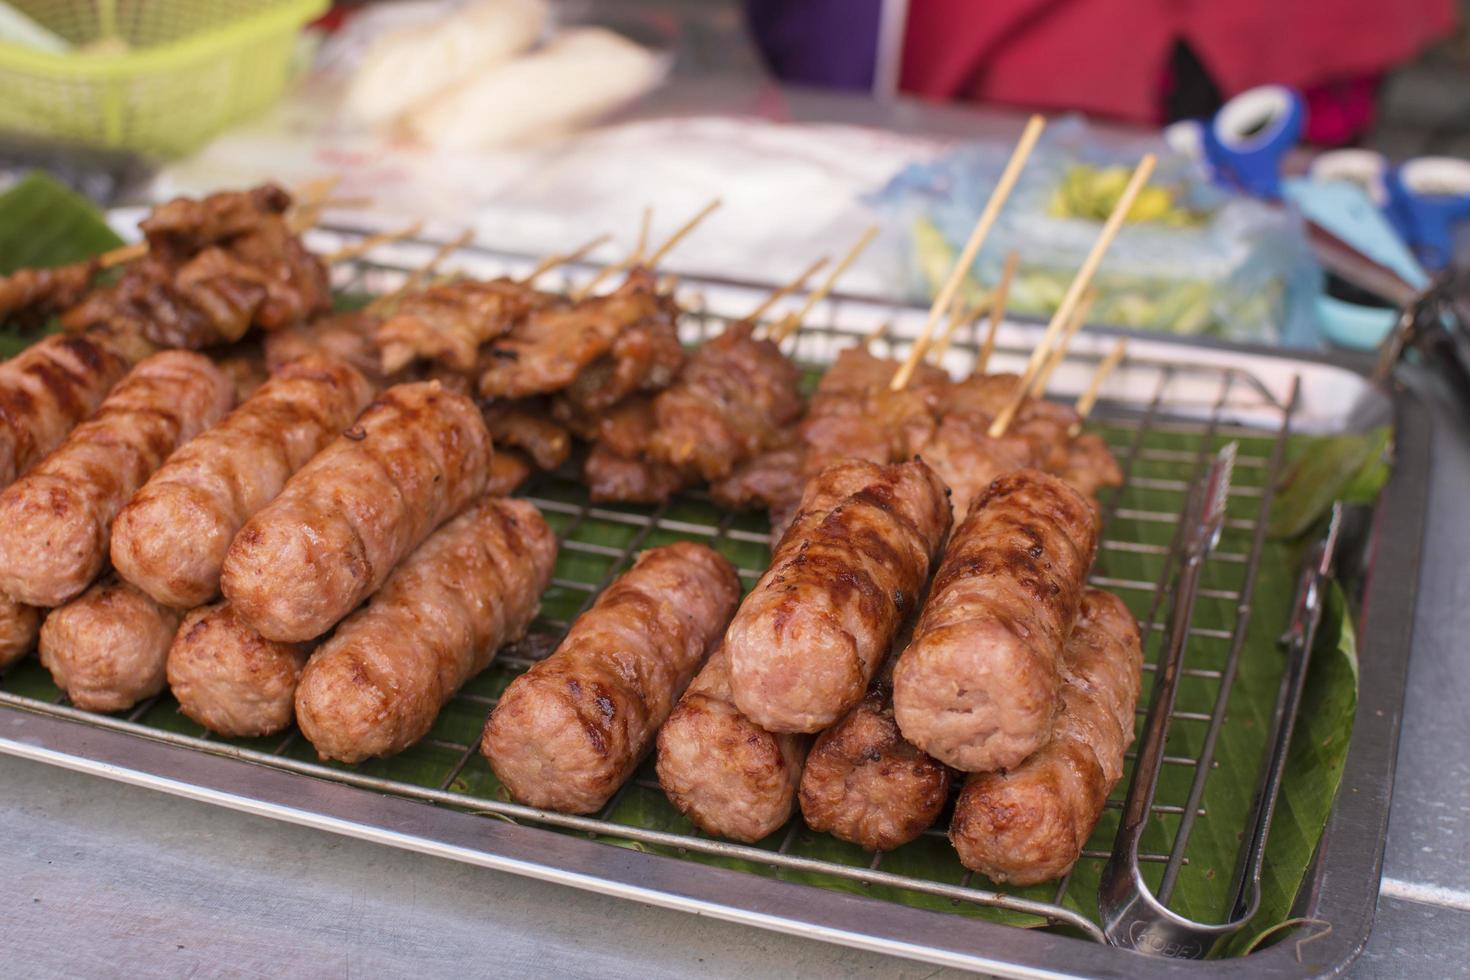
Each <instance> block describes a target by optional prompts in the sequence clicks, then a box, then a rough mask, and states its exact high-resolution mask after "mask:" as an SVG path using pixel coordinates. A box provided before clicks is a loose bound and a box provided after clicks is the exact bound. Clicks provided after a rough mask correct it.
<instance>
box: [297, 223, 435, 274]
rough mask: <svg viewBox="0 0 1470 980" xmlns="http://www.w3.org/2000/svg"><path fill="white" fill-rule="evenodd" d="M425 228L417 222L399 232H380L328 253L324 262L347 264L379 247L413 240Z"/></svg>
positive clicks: (400, 229)
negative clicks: (404, 240)
mask: <svg viewBox="0 0 1470 980" xmlns="http://www.w3.org/2000/svg"><path fill="white" fill-rule="evenodd" d="M423 227H424V223H423V222H422V221H415V222H413V223H411V224H408V225H405V226H404V227H402V228H399V229H398V230H397V231H380V232H378V233H377V234H375V235H369V236H367V237H366V238H364V239H361V240H360V241H356V242H352V243H351V244H348V245H343V246H342V247H341V248H339V249H337V250H336V251H335V252H328V253H327V254H326V255H323V256H322V261H323V262H326V263H327V264H328V265H335V264H336V263H338V262H347V261H349V260H351V259H356V258H361V257H362V256H364V255H366V254H367V253H368V252H371V251H372V250H373V249H375V248H377V247H378V246H379V245H387V244H388V243H389V242H397V241H402V240H403V239H405V238H412V237H413V236H414V235H417V234H418V233H419V230H420V229H421V228H423Z"/></svg>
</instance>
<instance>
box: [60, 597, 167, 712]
mask: <svg viewBox="0 0 1470 980" xmlns="http://www.w3.org/2000/svg"><path fill="white" fill-rule="evenodd" d="M179 616H180V613H179V612H177V611H176V610H173V609H169V608H168V607H167V606H161V605H159V604H158V603H156V602H154V601H153V600H152V599H150V598H149V597H148V596H147V595H146V594H145V593H143V592H142V591H140V590H138V589H136V588H134V587H133V586H131V585H129V584H128V583H126V582H122V581H118V580H117V579H116V578H109V579H108V580H106V581H103V582H99V583H98V584H96V585H94V586H92V587H91V588H90V589H88V590H87V591H86V592H84V593H82V594H81V595H80V596H79V597H77V598H76V599H73V600H71V601H70V602H68V603H66V605H64V606H62V607H61V608H59V609H53V610H52V611H51V612H50V613H49V614H47V616H46V622H45V623H44V624H42V626H41V644H40V653H41V666H43V667H45V668H46V669H47V670H49V671H51V678H52V679H53V680H54V681H55V682H56V686H57V687H59V688H61V689H62V690H63V691H65V692H66V696H67V697H68V698H70V699H71V702H72V704H75V705H76V706H77V707H79V708H85V709H87V710H88V711H122V710H124V709H126V708H131V707H132V706H133V705H135V704H137V703H138V702H139V701H142V700H144V699H145V698H151V697H152V696H153V695H155V694H157V693H158V692H159V691H162V690H163V683H164V666H165V663H166V661H167V659H168V648H169V644H170V643H171V642H173V638H174V630H176V629H177V628H178V626H179Z"/></svg>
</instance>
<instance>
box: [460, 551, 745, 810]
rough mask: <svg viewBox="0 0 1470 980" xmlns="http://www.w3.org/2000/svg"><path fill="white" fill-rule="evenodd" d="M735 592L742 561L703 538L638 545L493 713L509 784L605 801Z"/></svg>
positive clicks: (513, 788)
mask: <svg viewBox="0 0 1470 980" xmlns="http://www.w3.org/2000/svg"><path fill="white" fill-rule="evenodd" d="M739 601H740V580H739V578H738V577H737V576H736V574H735V568H734V566H732V565H731V564H730V562H729V561H727V560H726V559H724V558H723V557H721V556H720V555H719V554H717V553H715V552H714V551H713V550H711V549H710V548H709V547H707V546H705V545H702V544H694V543H693V542H689V541H681V542H679V543H677V544H671V545H668V546H666V547H662V548H654V549H652V550H649V551H645V552H643V554H641V555H639V556H638V561H637V563H636V564H634V566H633V567H632V568H631V569H629V570H628V571H627V572H625V573H624V574H623V575H621V576H619V578H618V579H617V581H615V582H614V583H613V584H612V585H610V586H608V587H607V589H605V590H604V591H603V593H602V594H601V595H600V596H598V597H597V602H596V603H595V604H594V605H593V606H592V608H591V609H589V610H587V612H585V613H583V614H582V615H581V616H580V617H578V619H577V621H576V622H575V623H573V624H572V628H571V630H570V631H568V633H567V636H566V639H564V640H563V641H562V643H561V645H560V646H559V647H557V649H556V652H555V653H553V654H552V655H551V656H550V657H548V658H547V659H545V660H543V661H541V662H540V663H538V664H536V665H535V666H533V667H532V668H531V669H530V670H528V671H527V672H526V673H524V674H522V675H521V676H520V677H517V678H516V679H515V680H514V681H513V682H511V685H510V687H508V688H506V691H505V693H504V694H502V695H501V696H500V703H499V704H497V705H496V706H495V710H494V711H493V712H492V713H491V714H490V718H489V721H488V722H487V723H486V725H485V735H484V738H483V739H482V740H481V742H480V750H481V751H482V752H484V753H485V757H486V758H487V759H488V760H490V765H491V767H493V768H494V770H495V774H496V775H497V776H498V777H499V778H500V781H501V782H502V783H504V784H505V786H506V788H507V789H508V790H510V793H511V795H512V796H513V797H515V798H516V799H517V800H519V801H521V802H522V803H528V804H530V805H531V806H537V807H543V808H546V809H550V810H560V811H563V812H567V813H590V812H592V811H594V810H596V809H598V808H599V807H601V806H602V805H603V804H604V803H606V802H607V801H608V799H609V798H610V797H611V796H612V795H613V793H614V792H616V791H617V788H618V787H619V786H620V785H622V783H623V781H624V780H626V779H627V778H628V777H629V776H631V775H632V774H633V770H634V769H635V768H636V767H637V766H638V763H639V762H640V761H641V760H642V758H643V756H644V755H645V753H647V751H648V749H649V748H650V747H651V746H652V744H653V739H654V733H655V732H657V731H658V728H659V726H660V725H662V724H663V723H664V720H665V719H667V718H668V716H669V712H670V711H671V710H672V709H673V706H674V703H675V701H677V700H678V698H679V695H680V694H682V693H683V691H684V688H685V687H686V686H688V684H689V680H690V678H691V677H693V676H694V672H695V671H696V670H698V669H699V665H700V662H701V661H702V660H703V659H704V656H705V654H706V653H707V652H708V651H709V649H710V647H711V646H712V645H713V644H715V643H717V642H718V641H719V638H720V634H721V633H723V632H724V629H725V626H726V624H727V623H729V621H730V616H731V615H732V614H733V613H734V612H735V604H736V603H737V602H739Z"/></svg>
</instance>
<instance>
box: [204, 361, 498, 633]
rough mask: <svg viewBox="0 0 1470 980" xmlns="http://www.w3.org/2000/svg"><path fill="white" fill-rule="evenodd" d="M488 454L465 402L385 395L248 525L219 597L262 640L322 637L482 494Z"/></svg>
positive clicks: (450, 395) (431, 393)
mask: <svg viewBox="0 0 1470 980" xmlns="http://www.w3.org/2000/svg"><path fill="white" fill-rule="evenodd" d="M490 456H491V446H490V433H489V432H487V431H486V429H485V422H484V420H483V419H482V418H481V416H480V410H479V409H478V408H477V407H476V406H475V404H474V403H473V402H472V401H470V400H469V399H468V398H466V397H465V396H463V395H459V394H456V393H454V392H450V391H446V390H445V389H444V388H443V387H441V386H440V385H439V383H438V382H434V381H425V382H419V383H417V384H405V385H396V386H394V387H392V388H389V389H388V390H387V391H385V392H384V393H383V394H382V395H380V396H379V397H378V399H377V400H376V401H374V402H373V404H371V405H369V406H368V408H367V409H366V411H364V412H363V413H362V415H361V416H359V417H358V419H357V422H356V424H355V425H353V427H352V428H350V429H348V430H347V431H346V432H344V433H343V434H342V435H341V436H340V437H338V438H337V439H336V441H334V442H333V443H332V444H331V445H329V446H327V447H326V448H325V449H323V450H322V451H321V452H320V453H318V454H317V455H316V456H315V457H313V458H312V460H311V462H309V463H307V464H306V466H305V467H303V468H302V469H300V470H299V471H297V473H296V474H295V475H294V476H292V477H291V479H290V480H288V481H287V483H286V486H285V488H284V489H283V490H282V491H281V493H280V494H279V495H278V496H277V497H276V498H275V499H274V500H272V501H271V502H270V503H268V504H266V505H265V507H263V508H262V509H261V510H259V511H257V512H256V514H255V515H254V516H253V517H251V518H250V520H248V521H247V522H246V523H245V525H244V526H243V527H242V528H241V529H240V532H239V533H238V534H237V535H235V539H234V541H233V542H232V543H231V544H230V548H229V550H228V551H227V552H226V554H225V561H224V565H223V567H222V570H221V575H220V589H221V591H222V592H223V593H224V594H225V596H226V598H228V599H229V600H230V602H231V603H232V604H233V605H234V607H235V610H236V612H237V613H238V614H239V615H240V616H241V617H242V618H243V619H244V620H245V621H246V622H248V623H249V624H250V625H251V626H253V627H255V629H256V630H258V631H259V632H260V634H261V635H262V636H264V637H266V638H268V639H272V640H281V641H285V642H295V643H299V642H304V641H306V640H310V639H313V638H315V637H317V636H320V635H321V634H322V633H325V632H326V631H327V630H329V629H331V627H332V626H333V625H334V624H335V623H337V622H338V621H339V620H340V619H342V617H343V616H345V615H347V614H348V613H350V612H351V611H352V610H353V609H355V608H356V607H357V606H358V605H359V604H360V603H361V602H362V600H364V599H365V598H367V597H368V596H369V595H371V594H372V593H373V592H374V591H376V590H377V588H378V587H379V586H380V585H382V583H383V582H384V581H385V580H386V579H387V577H388V575H389V573H390V572H391V571H392V570H393V566H394V565H396V564H397V563H398V562H399V561H400V560H402V559H403V558H405V557H406V556H407V555H408V554H409V553H410V552H411V551H413V549H414V548H416V547H417V546H418V545H419V544H420V543H422V542H423V540H424V539H425V538H427V537H428V536H429V534H430V532H432V531H433V530H434V528H436V527H438V526H439V525H440V524H442V523H443V522H445V521H446V520H449V519H450V518H451V517H453V516H454V515H456V514H458V513H459V512H460V511H462V510H463V509H464V508H465V507H466V506H468V505H469V503H470V502H471V501H473V500H474V499H475V498H477V497H479V496H480V494H481V493H483V492H484V490H485V486H486V482H487V480H488V479H489V472H490Z"/></svg>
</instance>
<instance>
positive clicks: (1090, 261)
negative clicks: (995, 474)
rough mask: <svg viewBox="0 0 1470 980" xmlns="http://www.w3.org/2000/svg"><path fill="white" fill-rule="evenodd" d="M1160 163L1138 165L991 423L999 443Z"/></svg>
mask: <svg viewBox="0 0 1470 980" xmlns="http://www.w3.org/2000/svg"><path fill="white" fill-rule="evenodd" d="M1156 162H1157V161H1156V160H1155V158H1154V155H1153V154H1152V153H1146V154H1144V157H1143V159H1142V160H1140V161H1139V162H1138V166H1137V167H1136V168H1135V169H1134V171H1133V176H1132V177H1130V178H1129V179H1128V186H1127V187H1125V188H1124V189H1123V195H1122V196H1121V197H1119V198H1118V203H1117V204H1116V205H1114V206H1113V213H1112V214H1110V215H1108V220H1107V221H1106V222H1105V223H1104V224H1103V227H1102V231H1101V232H1099V233H1098V236H1097V240H1096V241H1095V242H1093V243H1092V250H1091V251H1089V252H1088V253H1087V258H1085V259H1083V260H1082V267H1081V268H1079V269H1078V270H1077V275H1076V276H1074V277H1073V278H1072V284H1071V285H1070V286H1068V287H1067V292H1066V294H1065V295H1063V296H1062V302H1061V304H1060V305H1059V306H1057V310H1056V312H1055V313H1053V314H1052V318H1051V322H1050V323H1048V324H1047V326H1046V333H1045V334H1043V335H1042V338H1041V343H1040V344H1037V345H1036V349H1035V350H1033V351H1032V352H1031V360H1030V361H1029V362H1027V365H1026V371H1025V374H1024V375H1023V376H1022V383H1021V384H1019V385H1017V386H1016V392H1015V394H1014V395H1012V396H1011V400H1010V401H1009V402H1007V403H1006V405H1005V407H1004V408H1002V409H1001V411H1000V414H998V415H997V416H996V417H995V420H994V421H993V422H991V423H990V436H991V438H993V439H998V438H1000V437H1001V436H1003V435H1005V431H1006V429H1007V428H1008V427H1009V426H1010V424H1011V420H1012V419H1013V418H1015V416H1016V412H1017V411H1019V410H1020V408H1021V403H1022V402H1023V401H1024V400H1025V398H1026V392H1027V391H1028V390H1029V389H1030V383H1029V382H1030V379H1032V378H1034V377H1035V376H1036V372H1037V371H1039V370H1041V366H1042V363H1043V361H1044V359H1045V357H1046V355H1047V352H1048V351H1049V350H1050V349H1051V347H1052V345H1053V344H1055V342H1056V339H1057V337H1058V336H1059V335H1060V334H1061V332H1062V329H1063V328H1064V327H1065V326H1066V324H1067V323H1068V322H1070V321H1071V319H1072V314H1073V313H1074V312H1076V309H1077V304H1078V303H1079V302H1080V301H1081V300H1082V294H1083V293H1084V292H1085V291H1086V290H1087V287H1088V286H1090V285H1091V284H1092V277H1093V276H1094V275H1095V274H1096V273H1097V267H1098V265H1099V264H1100V263H1101V262H1102V260H1103V256H1104V255H1106V254H1107V251H1108V246H1110V245H1112V244H1113V239H1114V238H1116V237H1118V231H1119V230H1120V229H1121V228H1122V227H1123V219H1124V218H1126V217H1127V216H1128V212H1129V211H1131V210H1132V209H1133V202H1134V201H1136V200H1137V199H1138V194H1139V192H1140V191H1142V190H1143V187H1144V185H1145V184H1147V183H1148V179H1149V177H1151V176H1152V175H1153V172H1154V164H1155V163H1156Z"/></svg>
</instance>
